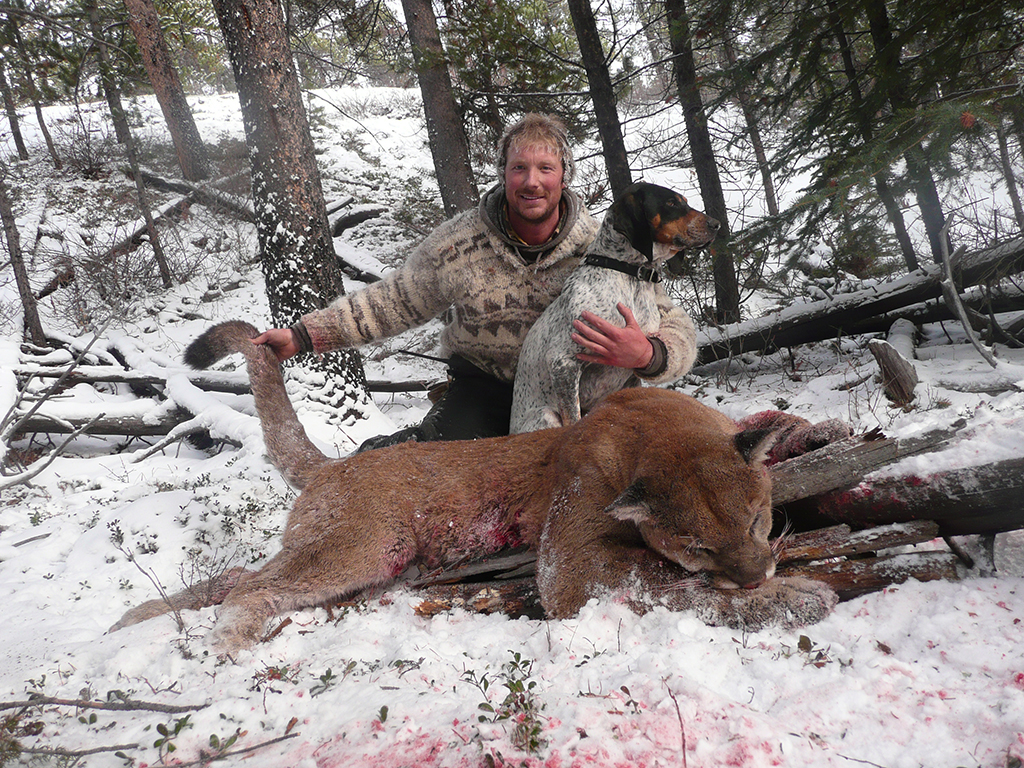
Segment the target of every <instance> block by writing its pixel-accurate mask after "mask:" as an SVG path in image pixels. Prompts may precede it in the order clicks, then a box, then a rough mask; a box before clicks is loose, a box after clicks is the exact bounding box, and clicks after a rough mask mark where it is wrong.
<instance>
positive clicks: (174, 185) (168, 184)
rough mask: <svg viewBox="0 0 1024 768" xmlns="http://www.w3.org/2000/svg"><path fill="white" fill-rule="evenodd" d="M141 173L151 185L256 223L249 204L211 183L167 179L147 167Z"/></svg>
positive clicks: (143, 178) (250, 222) (144, 179)
mask: <svg viewBox="0 0 1024 768" xmlns="http://www.w3.org/2000/svg"><path fill="white" fill-rule="evenodd" d="M140 173H141V175H142V180H143V181H144V182H145V183H146V184H148V185H149V186H151V187H155V188H156V189H161V190H164V191H167V192H177V193H179V194H184V195H187V196H189V197H191V198H192V199H194V200H196V201H198V202H200V203H202V204H203V205H205V206H206V207H208V208H222V209H224V210H226V211H228V212H229V213H231V214H233V215H234V216H235V217H236V218H239V219H241V220H242V221H244V222H247V223H249V224H254V223H256V215H255V214H254V213H253V212H252V209H251V208H250V207H249V206H248V204H246V203H244V202H242V201H240V200H238V199H236V198H235V197H234V196H232V195H229V194H227V193H225V192H221V191H220V190H218V189H214V188H213V187H211V186H209V185H205V184H193V183H192V182H189V181H183V180H181V179H166V178H164V177H162V176H158V175H157V174H155V173H153V171H150V170H147V169H145V168H143V169H141V171H140Z"/></svg>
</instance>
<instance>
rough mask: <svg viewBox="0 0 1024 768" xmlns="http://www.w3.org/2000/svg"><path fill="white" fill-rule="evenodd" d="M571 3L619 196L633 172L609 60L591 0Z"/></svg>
mask: <svg viewBox="0 0 1024 768" xmlns="http://www.w3.org/2000/svg"><path fill="white" fill-rule="evenodd" d="M568 5H569V13H570V15H571V16H572V25H573V28H574V29H575V30H576V39H577V40H578V41H579V45H580V55H581V56H582V57H583V67H584V69H586V71H587V82H588V83H589V84H590V98H591V101H592V102H593V104H594V115H595V116H596V117H597V131H598V133H599V134H600V136H601V151H602V154H603V155H604V165H605V168H606V169H607V170H608V183H609V185H610V186H611V189H612V196H613V197H614V198H616V199H617V198H618V197H619V196H620V195H621V194H622V193H623V192H624V191H625V189H626V187H628V186H629V185H630V184H631V183H632V176H631V174H630V172H629V158H628V157H627V155H626V143H625V141H624V140H623V138H622V125H621V123H620V122H619V113H618V110H617V109H616V108H615V90H614V89H613V88H612V78H611V75H610V74H609V72H608V61H607V59H606V58H605V54H604V49H603V47H602V46H601V35H600V34H599V33H598V30H597V21H596V20H595V18H594V11H593V9H592V8H591V7H590V0H568Z"/></svg>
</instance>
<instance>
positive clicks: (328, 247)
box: [213, 0, 366, 419]
mask: <svg viewBox="0 0 1024 768" xmlns="http://www.w3.org/2000/svg"><path fill="white" fill-rule="evenodd" d="M213 5H214V10H215V11H216V12H217V18H218V19H219V21H220V26H221V30H222V31H223V33H224V41H225V43H226V45H227V49H228V54H229V56H230V58H231V67H232V70H233V71H234V76H235V85H236V86H237V88H238V99H239V103H240V105H241V110H242V123H243V126H244V128H245V141H246V144H247V145H248V148H249V161H250V164H251V172H252V192H253V203H254V208H255V213H256V235H257V240H258V242H259V248H260V259H261V261H262V266H263V276H264V279H265V281H266V287H267V297H268V299H269V301H270V312H271V316H272V318H273V322H274V325H275V326H277V327H287V326H288V325H290V324H291V323H293V322H295V321H296V320H297V319H298V318H299V317H300V316H301V315H303V314H305V313H306V312H309V311H311V310H313V309H320V308H323V307H325V306H327V304H328V303H330V302H331V301H332V300H333V299H334V298H335V297H336V296H338V295H340V294H343V293H344V292H345V291H344V287H343V285H342V273H341V269H340V268H339V266H338V261H337V259H336V258H335V254H334V243H333V241H332V239H331V232H330V228H329V225H328V221H327V206H326V203H325V202H324V193H323V187H322V185H321V182H320V170H319V168H318V167H317V164H316V156H315V154H314V147H313V140H312V138H311V136H310V133H309V123H308V120H307V118H306V111H305V108H304V107H303V104H302V93H301V90H300V88H299V80H298V76H297V75H296V72H295V66H294V63H293V62H292V54H291V50H290V49H289V48H288V41H287V38H286V37H285V23H284V18H283V17H282V14H281V7H280V5H279V4H278V3H277V2H276V0H215V2H214V4H213ZM303 367H304V368H306V369H308V370H313V371H317V372H319V373H321V375H322V376H323V377H324V378H325V379H326V382H327V383H326V385H325V388H324V389H323V390H321V391H320V392H319V393H316V395H315V398H316V399H317V400H318V401H319V402H321V404H323V405H324V406H325V408H324V410H325V412H327V413H331V414H335V415H336V416H340V417H341V418H342V419H344V418H346V417H348V416H349V415H356V416H358V415H359V413H360V411H361V409H362V406H363V405H364V404H365V402H366V390H365V382H366V377H365V374H364V373H363V367H362V362H361V360H360V358H359V355H358V353H356V352H354V351H348V352H344V353H341V354H337V355H330V356H324V357H317V356H309V357H307V358H306V359H305V360H304V361H303ZM339 411H340V412H339Z"/></svg>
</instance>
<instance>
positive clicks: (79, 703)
mask: <svg viewBox="0 0 1024 768" xmlns="http://www.w3.org/2000/svg"><path fill="white" fill-rule="evenodd" d="M51 706H52V707H74V708H75V709H107V710H113V711H117V712H142V711H145V712H162V713H164V714H170V715H175V714H180V713H182V712H195V711H197V710H200V709H206V708H207V707H208V706H210V705H209V704H208V703H207V704H158V703H156V702H152V701H131V700H124V701H92V700H89V699H58V698H55V697H53V696H31V697H30V698H29V699H28V700H27V701H0V710H4V709H23V708H25V707H51Z"/></svg>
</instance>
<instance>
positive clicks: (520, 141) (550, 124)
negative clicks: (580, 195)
mask: <svg viewBox="0 0 1024 768" xmlns="http://www.w3.org/2000/svg"><path fill="white" fill-rule="evenodd" d="M528 147H546V148H548V149H550V150H551V151H552V152H554V153H555V154H556V155H558V158H559V159H560V160H561V161H562V171H563V173H562V183H563V184H565V185H566V186H568V185H569V184H570V183H571V182H572V180H573V177H574V176H575V175H576V162H575V161H574V160H573V158H572V147H570V146H569V135H568V132H567V131H566V128H565V123H563V122H562V119H561V118H559V117H556V116H555V115H542V114H539V113H537V112H530V113H528V114H526V115H523V117H522V118H521V119H520V120H519V121H518V122H515V123H513V124H512V125H510V126H509V127H508V128H506V129H505V133H504V134H502V136H501V140H500V141H498V178H504V177H505V164H506V163H507V162H508V153H509V150H511V149H526V148H528Z"/></svg>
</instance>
